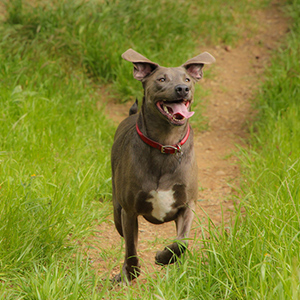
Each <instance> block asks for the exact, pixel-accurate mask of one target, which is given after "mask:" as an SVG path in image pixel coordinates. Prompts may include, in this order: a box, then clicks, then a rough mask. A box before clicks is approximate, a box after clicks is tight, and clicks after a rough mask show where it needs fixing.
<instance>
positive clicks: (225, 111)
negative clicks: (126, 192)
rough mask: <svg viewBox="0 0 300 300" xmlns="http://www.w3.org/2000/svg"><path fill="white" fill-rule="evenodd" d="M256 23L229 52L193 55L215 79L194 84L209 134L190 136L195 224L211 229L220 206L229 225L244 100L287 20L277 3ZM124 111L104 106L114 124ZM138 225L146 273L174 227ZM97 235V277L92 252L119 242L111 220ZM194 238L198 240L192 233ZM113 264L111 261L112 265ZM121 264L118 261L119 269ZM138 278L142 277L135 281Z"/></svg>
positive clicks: (101, 265)
mask: <svg viewBox="0 0 300 300" xmlns="http://www.w3.org/2000/svg"><path fill="white" fill-rule="evenodd" d="M256 18H257V20H258V24H261V25H259V26H258V28H257V30H256V32H255V34H252V37H250V38H247V37H245V38H244V39H243V40H242V41H240V43H239V44H238V46H237V47H235V48H232V49H231V48H230V47H225V46H224V47H223V46H222V47H220V46H218V47H215V48H211V49H209V48H205V49H200V50H199V51H200V52H202V51H209V52H210V53H211V54H212V55H214V56H215V58H216V60H217V62H216V64H215V66H214V68H215V69H214V73H215V74H216V76H215V78H214V79H212V80H211V79H203V80H202V81H201V82H200V84H201V85H202V86H203V87H204V89H209V90H211V93H210V95H211V96H209V97H208V99H206V100H207V110H206V114H205V115H206V117H207V118H208V120H209V130H208V131H205V132H197V130H196V136H195V149H196V152H197V160H198V167H199V184H200V191H199V198H198V199H199V200H198V203H197V209H196V214H197V216H198V217H199V219H200V220H202V221H204V222H206V215H205V213H206V214H207V215H208V216H209V217H210V218H211V219H212V221H213V222H214V224H215V225H216V226H218V225H220V222H221V220H222V210H221V206H222V207H223V215H224V218H225V220H229V218H230V215H231V213H232V211H233V209H234V202H233V197H232V194H233V192H234V188H232V186H233V187H234V186H238V184H239V180H240V170H239V166H238V164H237V158H236V157H235V156H234V152H235V151H236V150H237V148H236V144H238V145H241V146H244V144H243V139H244V138H246V137H247V125H246V123H247V121H249V120H251V118H252V116H253V115H254V112H253V111H252V110H251V105H250V103H249V99H251V97H252V96H253V94H254V93H255V91H256V90H257V87H258V86H259V84H260V82H261V80H262V74H263V71H264V69H265V66H266V65H267V64H268V62H269V58H270V54H271V51H272V50H274V49H276V47H277V46H278V44H279V42H280V39H281V38H282V37H283V36H284V34H285V33H286V32H287V20H286V19H285V18H284V17H283V14H282V13H281V12H280V10H279V7H278V5H277V4H273V5H272V6H271V7H269V8H268V10H265V11H261V12H259V13H256ZM248 34H249V33H248ZM204 77H205V74H204ZM130 106H131V103H128V104H126V105H118V104H110V105H109V109H108V113H109V114H110V116H111V118H112V119H113V120H115V121H116V122H120V121H121V120H122V119H123V118H125V117H126V116H127V114H128V109H129V107H130ZM203 211H205V213H204V212H203ZM139 224H140V227H139V249H138V250H139V255H140V258H141V261H142V262H141V263H142V270H143V271H144V272H149V271H151V270H152V269H153V268H159V267H157V266H155V265H154V257H155V253H156V251H157V250H161V249H162V248H163V247H164V245H167V244H169V243H170V242H171V240H172V239H173V238H175V226H174V223H173V222H171V223H167V224H163V225H159V226H157V225H152V224H150V223H148V222H146V221H145V220H144V219H143V218H140V219H139ZM196 225H197V223H196V222H194V227H197V226H196ZM195 230H196V229H194V231H193V232H192V234H191V235H192V236H193V234H195ZM98 231H99V234H98V236H97V237H96V238H95V239H93V240H94V242H93V244H94V247H95V249H94V250H90V251H89V252H90V253H89V255H90V256H91V257H93V258H94V259H93V264H94V266H95V268H96V269H97V270H99V273H103V272H107V271H108V268H109V266H108V262H106V261H105V258H103V257H102V258H96V257H99V252H100V251H99V250H98V251H97V248H99V249H103V247H107V248H106V249H107V250H108V251H109V252H110V253H114V252H115V251H116V250H115V249H117V250H119V249H120V247H121V239H120V237H119V235H118V234H117V232H116V230H115V228H114V224H113V222H112V221H111V220H108V222H107V223H102V224H101V225H99V226H98ZM196 235H197V236H199V234H198V233H197V232H196ZM96 241H97V242H96ZM104 245H105V246H104ZM118 259H119V258H117V257H116V258H114V260H115V261H118ZM109 260H111V258H109ZM122 262H123V257H122V258H121V260H120V265H121V264H122ZM118 271H119V267H116V268H114V269H113V270H112V272H110V276H112V275H114V274H116V273H117V272H118ZM142 278H143V275H141V277H140V279H139V280H142Z"/></svg>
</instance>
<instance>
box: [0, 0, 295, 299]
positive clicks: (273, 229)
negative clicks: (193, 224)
mask: <svg viewBox="0 0 300 300" xmlns="http://www.w3.org/2000/svg"><path fill="white" fill-rule="evenodd" d="M265 4H266V3H265V2H263V1H259V0H256V1H240V2H236V1H233V0H229V1H227V2H226V4H224V1H219V0H216V1H213V2H212V3H210V2H207V1H205V0H201V1H200V0H197V1H175V0H165V1H162V2H159V5H160V7H159V9H157V5H158V2H157V1H156V2H155V1H153V0H145V1H139V0H135V1H96V0H91V1H72V0H64V1H58V0H51V1H29V0H28V1H25V0H24V1H22V0H13V1H7V2H6V5H5V10H6V12H5V14H4V17H3V20H2V21H1V22H0V36H1V41H0V199H1V201H0V298H1V299H298V298H299V276H300V275H299V274H300V273H299V261H300V260H299V253H300V251H299V236H298V233H299V225H300V221H299V220H300V217H299V184H298V183H299V179H300V178H299V174H300V172H299V171H300V170H299V169H300V164H299V157H300V155H299V151H300V150H299V149H300V147H299V140H300V136H299V135H300V131H299V128H300V124H298V123H299V122H300V121H299V120H300V118H299V114H300V112H299V103H298V101H297V100H298V99H299V91H300V88H299V87H300V82H299V81H300V78H299V74H300V72H299V71H300V70H299V53H300V51H299V43H298V41H299V38H300V36H299V35H300V23H299V20H300V15H299V11H300V2H299V0H294V1H292V0H291V1H290V2H289V3H288V4H287V8H288V12H289V13H290V14H291V15H292V16H293V18H294V27H293V29H292V31H291V32H290V34H289V38H288V40H287V41H286V43H285V45H286V46H285V47H284V48H283V49H282V50H281V51H280V53H278V54H277V55H276V56H275V57H274V61H273V64H272V66H271V68H270V70H269V71H268V74H269V75H268V79H267V81H266V82H265V84H264V86H263V87H262V90H261V93H260V96H259V99H258V100H259V101H258V105H259V109H260V115H259V120H258V121H257V122H256V124H255V128H254V129H253V134H252V136H253V137H252V140H251V145H252V147H251V149H250V151H246V150H241V152H242V154H241V158H242V160H243V162H242V163H243V166H244V170H245V174H244V178H245V181H246V182H245V185H244V186H243V192H244V195H245V196H244V200H243V201H242V203H241V206H240V207H237V211H236V217H235V220H234V226H233V227H232V228H231V229H230V230H226V231H225V229H224V228H221V232H220V230H219V229H218V230H217V229H215V228H214V227H213V226H212V225H211V226H210V227H209V228H208V229H205V228H203V237H202V238H201V242H203V243H204V249H203V251H202V252H199V251H198V252H196V251H195V252H190V253H188V254H187V255H186V258H187V259H186V258H184V259H183V261H182V264H181V265H180V266H179V267H176V266H170V267H167V268H165V269H164V272H161V273H159V274H156V275H157V276H148V278H147V283H142V282H138V283H137V285H136V286H134V287H121V288H119V289H114V290H109V289H108V287H109V285H110V283H109V277H108V276H106V277H105V278H106V279H105V280H102V279H103V274H100V275H99V274H97V272H96V270H94V269H93V268H92V266H91V264H90V261H89V259H88V258H87V257H85V256H84V253H82V252H81V251H80V249H79V247H78V241H83V240H84V239H85V238H86V237H88V236H89V235H90V234H91V233H92V231H93V228H94V224H95V221H97V223H100V222H103V221H104V220H105V218H106V217H107V216H108V215H109V214H111V204H110V199H111V182H110V176H111V175H110V148H111V144H112V139H113V134H114V130H115V126H114V124H112V123H111V122H110V121H109V120H108V119H107V118H106V116H105V113H104V105H103V103H104V96H103V90H104V88H105V89H106V90H108V91H109V93H110V94H111V95H114V96H115V97H117V98H119V99H122V100H120V101H125V100H128V99H131V98H134V97H136V96H139V97H140V95H141V88H140V86H139V85H138V83H136V82H135V81H134V80H133V79H132V80H131V79H130V78H131V66H129V65H128V64H124V63H123V62H122V60H121V59H120V55H121V53H122V52H124V51H125V50H126V49H127V48H129V47H132V48H134V49H135V50H137V51H139V52H141V53H143V54H144V55H146V56H147V57H149V58H150V59H152V60H155V61H157V62H158V63H160V64H162V65H165V66H168V65H169V64H171V62H172V64H173V63H174V62H176V63H177V64H178V65H179V64H181V63H183V62H184V61H185V60H186V59H188V58H189V57H191V56H192V55H194V54H197V52H198V50H197V51H196V48H201V49H202V48H203V51H204V50H205V47H204V45H205V44H207V43H209V44H218V43H227V44H228V43H232V44H234V43H235V42H236V41H237V40H238V39H239V38H240V37H241V34H242V33H243V26H244V25H245V24H246V23H247V21H250V20H251V19H250V14H249V10H255V9H257V8H259V7H261V6H263V5H265ZM220 7H221V8H222V9H220ZM170 11H172V14H170ZM237 25H238V26H237ZM159 60H160V61H159ZM136 90H139V93H138V94H136V93H135V91H136ZM241 207H243V208H244V209H245V210H246V213H245V214H244V217H243V218H241V215H242V212H241V211H242V210H241ZM199 226H201V225H199ZM208 235H209V236H210V239H208ZM99 255H100V256H101V255H105V254H102V253H101V252H100V253H99ZM108 273H109V272H108ZM105 275H107V274H105ZM100 278H101V279H100Z"/></svg>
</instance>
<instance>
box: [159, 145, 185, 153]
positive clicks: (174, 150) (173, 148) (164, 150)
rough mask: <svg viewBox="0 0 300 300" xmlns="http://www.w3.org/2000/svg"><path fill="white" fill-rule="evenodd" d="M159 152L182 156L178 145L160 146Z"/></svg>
mask: <svg viewBox="0 0 300 300" xmlns="http://www.w3.org/2000/svg"><path fill="white" fill-rule="evenodd" d="M160 152H161V153H163V154H182V149H181V146H180V145H178V144H177V145H174V146H172V145H165V146H162V147H161V149H160Z"/></svg>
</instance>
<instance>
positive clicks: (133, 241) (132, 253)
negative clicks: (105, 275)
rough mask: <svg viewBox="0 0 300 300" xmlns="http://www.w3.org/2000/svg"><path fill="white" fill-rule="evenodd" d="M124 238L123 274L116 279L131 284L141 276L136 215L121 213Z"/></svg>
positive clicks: (123, 211)
mask: <svg viewBox="0 0 300 300" xmlns="http://www.w3.org/2000/svg"><path fill="white" fill-rule="evenodd" d="M121 220H122V229H123V236H124V239H125V260H124V264H123V268H122V272H121V273H120V274H119V275H117V276H116V277H115V278H114V281H117V282H124V283H126V282H127V281H128V282H130V281H131V280H132V279H134V278H137V277H138V276H139V275H140V264H139V260H138V257H137V250H136V249H137V243H138V220H137V216H136V215H135V214H130V213H127V212H126V211H125V210H124V209H122V211H121Z"/></svg>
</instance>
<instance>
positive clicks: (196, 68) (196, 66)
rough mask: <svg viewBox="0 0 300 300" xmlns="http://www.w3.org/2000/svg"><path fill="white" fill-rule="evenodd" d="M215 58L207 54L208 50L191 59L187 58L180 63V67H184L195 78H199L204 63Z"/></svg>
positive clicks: (209, 62)
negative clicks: (184, 61)
mask: <svg viewBox="0 0 300 300" xmlns="http://www.w3.org/2000/svg"><path fill="white" fill-rule="evenodd" d="M215 61H216V60H215V58H214V57H213V56H212V55H211V54H209V53H208V52H203V53H201V54H199V55H197V56H195V57H193V58H191V59H189V60H188V61H187V62H186V63H184V64H183V65H182V67H184V68H186V70H187V72H188V73H189V74H190V75H191V76H192V77H193V78H194V79H195V80H197V81H198V80H200V79H201V78H202V76H203V71H202V68H203V66H204V65H206V64H212V63H214V62H215Z"/></svg>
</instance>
